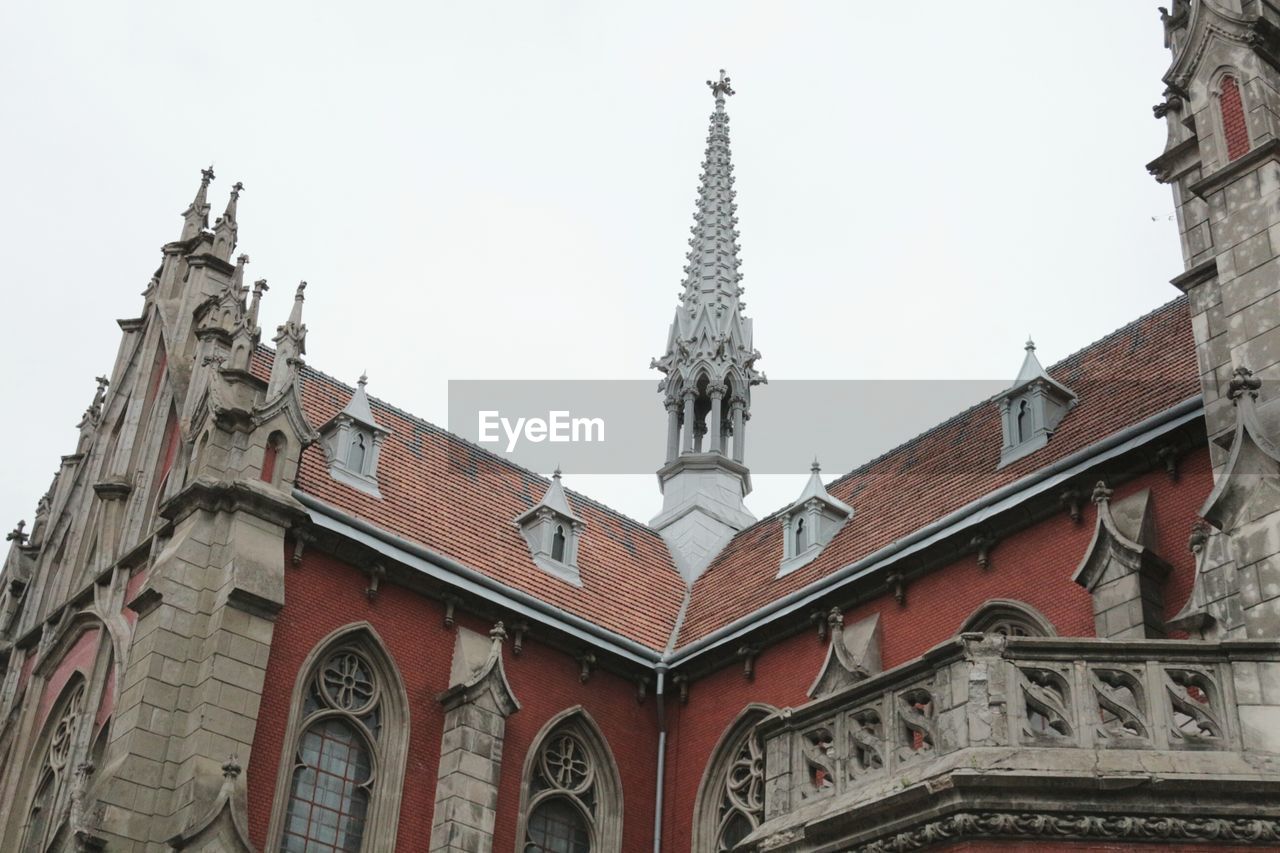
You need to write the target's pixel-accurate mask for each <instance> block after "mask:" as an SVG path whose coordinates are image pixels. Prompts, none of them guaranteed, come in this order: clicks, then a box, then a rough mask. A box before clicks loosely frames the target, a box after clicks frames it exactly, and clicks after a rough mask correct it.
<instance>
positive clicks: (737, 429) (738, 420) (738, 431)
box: [731, 397, 747, 462]
mask: <svg viewBox="0 0 1280 853" xmlns="http://www.w3.org/2000/svg"><path fill="white" fill-rule="evenodd" d="M731 405H732V407H733V461H734V462H741V461H742V459H743V450H744V449H745V447H746V443H747V424H746V420H745V419H744V418H743V416H742V415H743V411H742V410H743V408H744V407H745V405H746V403H745V401H744V400H743V399H742V398H741V397H734V398H733V400H732V402H731Z"/></svg>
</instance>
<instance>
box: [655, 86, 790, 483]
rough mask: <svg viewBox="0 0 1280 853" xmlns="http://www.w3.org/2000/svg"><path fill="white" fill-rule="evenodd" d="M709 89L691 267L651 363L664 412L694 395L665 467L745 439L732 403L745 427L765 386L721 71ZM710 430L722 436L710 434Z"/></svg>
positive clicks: (738, 453)
mask: <svg viewBox="0 0 1280 853" xmlns="http://www.w3.org/2000/svg"><path fill="white" fill-rule="evenodd" d="M707 85H708V86H709V87H711V92H712V94H713V95H714V96H715V111H714V112H712V114H711V126H710V130H709V131H708V134H707V149H706V156H705V159H704V160H703V162H702V176H701V180H700V183H699V187H698V199H697V202H696V208H697V209H696V210H695V212H694V215H693V219H694V224H693V228H692V229H691V230H692V232H693V236H692V237H690V238H689V252H688V253H687V254H686V255H685V257H686V258H687V260H688V264H687V265H686V266H685V268H684V272H685V278H684V291H683V293H682V294H681V296H680V305H679V307H677V308H676V314H675V318H674V319H673V320H672V322H671V329H670V331H669V333H668V335H667V350H666V352H665V353H664V354H663V355H662V356H661V357H660V358H657V359H654V361H653V366H654V367H656V368H657V369H658V370H660V371H662V372H663V373H665V374H666V378H664V379H663V380H662V383H661V385H660V389H661V390H662V391H663V392H664V396H665V398H666V401H667V403H668V405H669V406H670V405H671V404H680V405H682V406H683V403H684V402H685V399H686V398H687V397H688V396H689V395H691V394H692V395H693V396H694V397H695V398H696V400H697V403H698V404H697V405H696V407H695V411H694V413H693V414H694V417H693V418H692V419H690V418H687V417H682V427H683V430H684V443H683V445H682V447H680V448H679V450H678V451H677V450H676V448H671V447H669V448H668V454H667V456H668V461H671V460H672V458H674V455H675V453H676V452H683V453H689V452H695V451H701V450H703V449H704V447H705V449H706V450H709V451H711V452H725V451H726V450H727V447H726V445H727V444H728V438H729V433H732V434H733V435H736V436H738V437H739V438H742V436H741V432H742V428H741V427H740V425H739V423H738V422H737V420H735V419H734V416H733V412H732V410H733V408H734V406H735V401H736V405H737V407H738V408H739V409H740V410H741V411H740V418H741V420H743V421H745V420H746V418H747V417H749V416H750V408H751V390H750V389H751V386H753V385H758V384H760V383H762V382H764V381H765V377H764V374H762V373H760V372H759V371H757V370H756V369H755V362H756V360H757V359H758V358H760V353H759V352H757V351H756V349H755V346H754V343H753V337H752V328H751V321H750V320H748V319H747V318H746V317H745V316H744V314H743V309H744V307H745V303H743V302H742V301H741V297H742V293H743V288H742V286H741V284H740V282H741V280H742V273H740V272H739V271H738V267H739V266H740V265H741V261H740V260H739V259H738V232H737V231H736V230H735V226H736V225H737V223H738V218H737V217H736V216H735V215H734V213H735V211H737V209H738V206H737V204H735V203H734V197H735V196H736V195H737V193H736V192H735V191H734V189H733V183H734V178H733V163H732V162H731V157H730V151H729V116H728V114H727V113H726V112H725V99H726V98H727V97H729V96H731V95H733V94H734V91H733V88H732V87H731V86H730V84H729V78H728V77H727V76H725V73H724V71H723V70H722V71H721V72H720V79H719V80H717V81H711V80H708V81H707ZM717 390H718V391H719V392H720V393H719V395H718V396H719V398H720V405H721V408H722V409H723V410H724V411H722V412H719V413H717V412H715V411H712V409H711V406H710V403H711V402H712V399H713V397H714V396H715V394H714V392H715V391H717ZM683 414H684V413H683V412H682V415H683ZM717 414H722V415H726V416H727V417H724V418H720V417H717ZM691 420H692V422H693V423H692V427H693V428H692V429H690V426H691V424H690V421H691ZM712 421H719V424H712V423H711V422H712ZM715 425H718V426H719V427H720V428H721V430H720V431H723V432H724V433H725V435H723V436H721V435H720V434H718V432H719V431H716V432H712V430H711V427H712V426H715ZM708 433H711V434H708ZM722 439H723V440H722ZM743 446H745V442H744V441H741V440H739V441H737V442H734V447H733V453H732V455H733V458H734V459H735V460H736V461H738V462H742V461H743V458H744V456H743V452H742V450H743Z"/></svg>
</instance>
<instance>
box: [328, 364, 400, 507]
mask: <svg viewBox="0 0 1280 853" xmlns="http://www.w3.org/2000/svg"><path fill="white" fill-rule="evenodd" d="M368 381H369V380H368V377H366V376H361V377H360V381H359V382H358V383H357V385H356V391H355V393H354V394H352V395H351V400H350V401H349V402H348V403H347V405H346V408H344V409H343V410H342V411H341V412H339V413H338V414H336V415H334V416H333V419H332V420H330V421H329V423H327V424H325V426H324V427H323V428H322V429H321V430H320V439H321V442H322V443H323V446H324V449H325V455H326V456H327V457H328V460H329V474H330V476H332V477H333V478H334V479H335V480H338V481H339V482H342V483H346V484H347V485H348V486H354V487H355V488H357V489H360V490H361V491H364V492H368V493H369V494H371V495H374V496H375V497H382V495H381V493H380V492H379V491H378V453H379V451H380V450H381V448H382V442H383V441H384V440H385V439H386V437H387V436H388V435H390V434H391V432H390V431H389V430H387V429H385V428H383V427H382V426H381V425H380V424H379V423H378V422H377V421H376V420H375V419H374V417H373V409H371V408H370V406H369V397H368V395H367V394H366V393H365V390H364V386H365V383H367V382H368Z"/></svg>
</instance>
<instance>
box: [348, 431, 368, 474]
mask: <svg viewBox="0 0 1280 853" xmlns="http://www.w3.org/2000/svg"><path fill="white" fill-rule="evenodd" d="M367 451H368V439H367V438H365V434H364V433H363V432H356V433H353V434H352V436H351V449H350V450H349V451H348V452H347V467H348V468H350V469H351V470H352V471H354V472H356V473H357V474H363V473H364V460H365V455H366V453H367Z"/></svg>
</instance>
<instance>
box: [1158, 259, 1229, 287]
mask: <svg viewBox="0 0 1280 853" xmlns="http://www.w3.org/2000/svg"><path fill="white" fill-rule="evenodd" d="M1217 274H1218V259H1217V257H1211V258H1206V259H1205V260H1203V261H1201V262H1200V263H1198V264H1196V265H1195V266H1193V267H1192V268H1191V269H1189V270H1186V271H1185V272H1181V273H1179V274H1178V275H1175V276H1174V277H1173V278H1171V279H1169V283H1170V284H1172V285H1173V286H1174V287H1176V288H1178V290H1181V291H1182V292H1183V293H1187V292H1189V291H1190V290H1191V289H1192V288H1193V287H1195V286H1196V285H1197V284H1202V283H1204V282H1206V281H1208V280H1209V279H1211V278H1213V277H1214V276H1215V275H1217Z"/></svg>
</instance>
